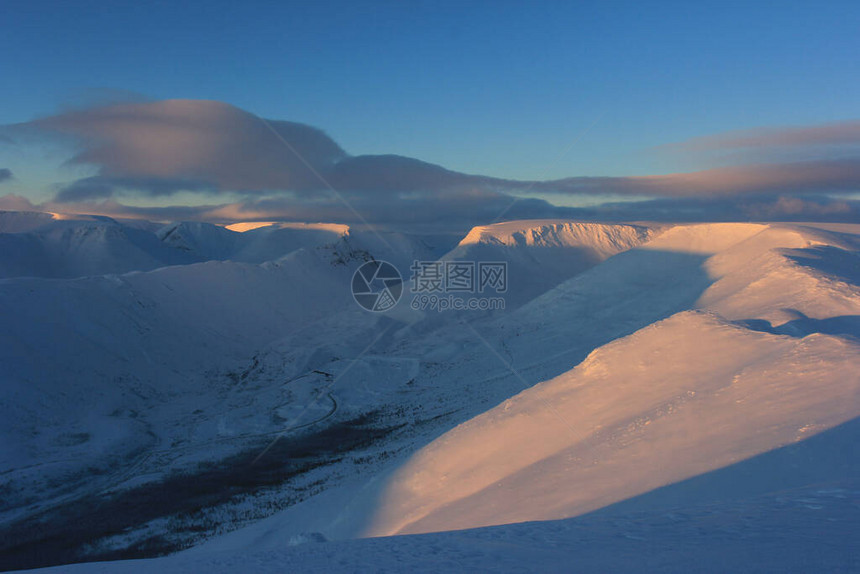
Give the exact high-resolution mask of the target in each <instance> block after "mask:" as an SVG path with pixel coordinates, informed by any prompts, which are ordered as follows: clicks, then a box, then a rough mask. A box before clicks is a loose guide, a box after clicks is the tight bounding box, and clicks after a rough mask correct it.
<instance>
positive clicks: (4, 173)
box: [0, 167, 15, 183]
mask: <svg viewBox="0 0 860 574" xmlns="http://www.w3.org/2000/svg"><path fill="white" fill-rule="evenodd" d="M14 178H15V176H14V175H13V174H12V170H11V169H9V168H8V167H2V168H0V183H3V182H4V181H9V180H10V179H14Z"/></svg>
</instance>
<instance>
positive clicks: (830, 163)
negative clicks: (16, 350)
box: [0, 100, 860, 224]
mask: <svg viewBox="0 0 860 574" xmlns="http://www.w3.org/2000/svg"><path fill="white" fill-rule="evenodd" d="M4 134H5V135H11V134H14V135H16V136H24V135H26V136H27V137H39V138H49V139H50V140H52V141H54V140H61V141H65V142H70V143H72V144H73V145H74V152H73V155H72V157H71V159H69V161H68V163H70V164H74V165H87V166H92V167H93V168H94V169H95V174H94V175H91V176H89V177H85V178H82V179H79V180H76V181H72V182H70V183H67V184H64V185H61V186H58V192H57V194H56V196H55V198H54V200H53V201H52V202H49V204H50V205H51V207H52V209H55V210H58V211H60V210H63V209H66V210H77V211H78V212H81V210H83V209H88V210H90V212H95V211H93V210H105V211H111V212H112V213H110V214H113V215H120V214H125V215H127V216H141V217H150V216H153V217H155V218H157V219H165V218H168V215H170V217H169V218H170V219H172V218H174V217H176V218H182V219H186V218H191V219H199V218H203V217H209V218H212V219H213V220H219V221H230V220H232V221H236V220H240V219H267V220H275V219H283V220H292V221H297V220H316V221H320V220H327V221H342V222H345V223H346V222H353V223H363V222H368V223H392V222H397V223H401V224H403V223H408V222H441V221H442V220H446V221H459V222H473V223H486V222H488V221H494V220H495V219H497V218H499V217H500V214H504V217H505V218H506V219H512V218H516V217H583V218H606V217H620V215H618V214H629V215H630V216H631V217H640V218H642V217H644V215H643V214H651V215H655V216H657V215H661V214H662V217H664V218H667V217H673V216H671V215H667V214H668V213H669V212H670V211H671V210H672V209H675V210H676V211H675V212H676V213H677V214H680V215H679V217H682V218H683V217H686V216H688V214H689V213H691V212H697V210H700V209H705V210H706V211H707V210H708V209H710V210H711V211H713V212H715V213H720V214H724V213H732V214H734V215H735V216H738V217H741V216H743V217H752V216H753V215H752V214H756V213H757V214H758V215H756V217H776V216H778V215H779V214H782V215H783V216H785V217H794V216H795V215H797V216H800V215H798V213H803V212H804V210H805V212H806V213H808V214H809V215H810V216H814V217H825V218H833V217H842V218H844V219H846V220H849V219H851V218H856V211H855V210H854V207H853V205H854V204H845V205H847V208H846V207H845V205H843V206H841V207H839V206H837V204H836V203H833V202H831V201H830V200H829V199H820V200H814V201H813V200H810V199H809V198H813V197H822V198H823V197H824V196H826V195H828V194H833V193H836V192H839V193H845V192H855V191H860V153H856V154H852V153H851V151H852V150H853V147H852V146H855V145H856V144H858V142H860V122H843V123H841V124H826V125H823V126H811V127H805V128H781V129H777V130H750V131H745V132H732V133H729V134H722V135H717V136H709V137H706V138H697V139H695V140H689V141H688V142H681V143H680V144H676V145H677V146H678V147H679V149H681V148H683V149H699V150H717V151H721V150H743V149H748V148H757V149H762V150H770V149H777V148H786V147H790V148H792V149H794V150H796V151H798V150H799V153H801V156H802V155H803V154H802V152H804V150H806V149H807V148H808V147H810V146H812V147H815V146H818V147H822V146H823V147H826V148H827V150H828V151H827V152H826V153H823V154H822V153H819V154H817V155H813V156H812V157H811V158H801V159H799V160H793V161H787V162H785V161H783V162H779V161H763V162H758V163H753V164H745V163H743V162H740V165H737V164H734V165H724V166H720V167H715V168H711V169H705V170H698V171H690V172H687V173H671V174H665V175H649V176H633V177H571V178H566V179H562V180H556V181H543V182H532V181H515V180H507V179H499V178H493V177H487V176H481V175H471V174H464V173H459V172H455V171H452V170H448V169H445V168H444V167H441V166H438V165H434V164H430V163H427V162H423V161H420V160H418V159H414V158H408V157H403V156H399V155H365V156H352V155H350V154H348V153H347V152H346V151H345V150H344V149H342V148H341V147H340V146H339V145H338V144H337V142H335V141H334V140H333V139H332V138H331V137H329V136H328V135H327V134H326V133H325V132H323V131H322V130H320V129H317V128H315V127H312V126H308V125H304V124H300V123H295V122H288V121H279V120H265V119H262V118H260V117H258V116H255V115H254V114H251V113H249V112H246V111H244V110H241V109H239V108H236V107H234V106H231V105H229V104H225V103H220V102H213V101H198V100H166V101H154V102H153V101H146V102H141V101H138V102H129V101H120V102H113V103H106V104H99V105H95V106H90V107H87V108H78V109H69V110H66V111H63V112H61V113H58V114H56V115H52V116H49V117H45V118H41V119H37V120H33V121H30V122H26V123H23V124H17V125H14V126H6V127H5V128H2V129H0V135H4ZM333 190H334V191H333ZM179 192H191V193H197V194H200V195H202V196H204V198H205V199H204V201H206V203H207V204H208V205H207V206H203V207H183V206H175V207H174V206H164V207H153V208H132V207H129V206H128V205H125V204H124V203H123V202H126V203H129V202H128V201H127V200H128V199H129V198H131V199H134V200H135V201H132V202H130V203H136V204H137V203H141V201H139V200H140V199H141V198H142V199H144V200H150V201H151V202H157V203H160V204H162V205H164V204H165V203H167V199H166V198H169V197H171V196H173V195H175V194H177V193H179ZM518 195H519V196H522V195H528V196H529V197H528V198H523V197H519V198H518V197H517V196H518ZM557 195H572V196H598V197H599V196H603V195H615V196H619V195H620V196H630V197H632V198H637V199H650V200H653V201H640V202H638V203H637V204H635V205H628V206H626V207H624V208H623V209H622V208H620V207H619V206H617V205H613V204H610V205H608V206H606V207H605V208H604V209H597V208H595V209H585V208H581V209H574V208H560V207H555V206H552V205H551V204H550V203H548V202H547V201H545V200H544V199H542V198H546V197H553V196H557ZM183 196H185V195H183ZM535 196H536V197H535ZM791 198H795V199H796V201H791ZM64 206H65V207H64ZM798 210H800V211H798ZM120 212H121V213H120ZM106 214H108V213H106ZM613 214H615V215H613ZM625 217H626V216H625Z"/></svg>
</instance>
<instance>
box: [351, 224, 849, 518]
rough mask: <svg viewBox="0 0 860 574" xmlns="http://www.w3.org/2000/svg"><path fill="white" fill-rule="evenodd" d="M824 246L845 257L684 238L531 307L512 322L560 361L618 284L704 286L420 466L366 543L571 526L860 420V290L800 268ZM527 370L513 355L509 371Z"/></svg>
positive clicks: (823, 241)
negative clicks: (577, 519)
mask: <svg viewBox="0 0 860 574" xmlns="http://www.w3.org/2000/svg"><path fill="white" fill-rule="evenodd" d="M828 243H829V244H830V245H831V247H830V249H833V250H837V251H838V250H840V249H841V248H840V247H837V245H838V244H839V241H838V238H835V237H833V236H828V234H827V233H825V232H811V231H809V230H806V229H803V228H802V227H797V226H781V225H772V226H765V225H755V224H713V225H693V226H677V227H673V228H671V229H669V230H667V231H664V232H663V233H661V234H658V235H657V236H656V237H655V238H654V239H653V240H652V241H650V242H649V243H647V244H645V245H643V246H642V247H641V248H638V249H633V250H630V251H628V252H626V253H624V254H622V255H619V256H617V257H615V258H613V259H612V260H610V261H608V262H607V263H606V264H604V265H601V266H599V267H597V268H594V269H592V270H591V271H588V272H586V273H583V274H582V275H579V276H577V277H575V278H574V279H572V280H571V281H569V282H567V283H564V284H562V285H560V286H559V287H557V288H556V289H555V290H553V291H552V292H550V293H547V294H546V295H545V296H543V297H541V298H539V299H537V300H536V301H533V302H532V303H531V304H529V305H527V306H525V307H523V308H522V309H521V310H520V311H518V312H517V313H515V315H514V316H512V317H510V318H508V319H507V320H506V324H507V325H509V326H512V325H516V324H519V325H520V326H521V327H524V328H528V326H529V325H534V328H535V329H536V330H535V331H534V334H535V335H537V336H536V337H532V342H534V343H537V344H539V345H541V343H542V342H544V341H546V344H545V345H541V348H543V349H544V350H545V351H551V350H552V348H553V345H554V346H555V348H559V349H563V347H564V338H563V337H561V335H562V333H563V332H564V329H565V328H566V327H568V326H569V325H571V324H574V325H575V324H576V321H577V313H578V309H579V307H580V306H579V304H578V303H577V301H582V304H583V305H588V304H589V303H591V304H592V305H595V304H598V305H600V304H601V303H600V301H601V299H600V298H595V297H594V296H589V294H592V295H595V294H597V293H602V294H607V293H608V294H609V297H610V298H607V299H604V301H605V303H604V304H606V305H610V306H611V305H612V298H614V299H616V301H615V304H619V303H623V299H624V298H625V297H624V292H625V287H626V285H625V284H624V283H623V281H625V280H626V281H627V282H628V284H629V285H632V286H633V288H634V289H633V291H638V292H642V291H643V290H644V291H653V289H654V287H656V286H659V285H661V284H658V283H652V281H653V279H651V278H647V277H646V278H645V281H644V282H642V279H641V277H642V276H639V275H637V273H642V272H644V271H646V270H647V269H648V268H649V267H650V268H651V270H652V271H653V270H654V269H656V273H657V275H656V276H655V277H657V276H660V277H662V278H665V275H666V274H668V273H672V272H682V273H684V274H686V275H689V274H690V273H691V272H692V270H693V269H694V268H699V269H700V270H701V271H700V274H701V276H700V278H699V279H696V278H695V277H688V279H690V280H692V281H693V282H694V283H698V285H700V287H698V288H696V287H695V286H694V288H693V290H692V291H689V292H687V293H686V294H685V292H684V289H686V288H684V289H680V290H679V289H678V287H675V286H673V282H671V281H670V282H668V283H664V284H662V285H663V286H662V287H660V289H661V290H662V289H667V288H668V289H669V291H668V292H665V293H664V295H663V296H664V297H667V298H669V299H671V298H672V297H677V296H682V297H683V298H684V299H688V300H689V301H690V302H691V303H693V305H692V306H693V308H694V309H698V310H692V311H681V312H678V313H676V314H674V315H672V316H670V317H669V318H667V319H665V320H663V321H660V322H658V323H655V324H653V325H651V326H648V327H646V328H643V329H640V330H639V331H637V332H635V333H633V334H632V335H630V336H627V337H624V338H622V339H619V340H616V341H614V342H612V343H609V344H607V345H605V346H603V347H600V348H598V349H596V350H595V351H593V352H592V353H591V354H590V355H589V356H588V358H587V359H586V360H585V361H583V362H582V363H580V364H579V365H578V366H576V367H575V368H574V369H572V370H570V371H569V372H566V373H564V374H562V375H560V376H557V377H555V378H553V379H552V380H549V381H547V382H544V383H542V384H539V385H537V386H535V387H532V388H530V389H527V390H525V391H523V392H522V393H520V394H519V395H517V396H516V397H514V398H512V399H510V400H508V401H506V402H505V403H503V404H501V405H499V406H497V407H496V408H494V409H492V410H490V411H489V412H487V413H485V414H483V415H480V416H478V417H476V418H474V419H472V420H470V421H468V422H466V423H464V424H462V425H460V426H458V427H457V428H455V429H453V430H452V431H450V432H448V433H447V434H445V435H443V436H442V437H440V438H439V439H438V440H436V441H434V442H433V443H431V444H430V445H429V446H428V447H426V448H424V449H422V450H421V451H419V452H418V453H417V454H416V455H415V456H414V457H412V458H411V459H410V460H409V462H408V463H407V464H406V465H405V466H404V467H403V468H402V469H400V470H399V471H398V472H397V473H396V474H395V476H394V477H393V478H392V479H391V481H390V484H389V487H388V489H387V491H386V492H385V493H384V494H383V495H382V496H381V504H380V510H379V512H378V514H377V516H376V519H375V521H374V522H373V524H372V526H371V527H370V529H369V530H368V532H367V533H368V534H371V535H385V534H394V533H416V532H429V531H438V530H452V529H461V528H469V527H477V526H486V525H492V524H503V523H510V522H521V521H527V520H547V519H554V518H563V517H570V516H576V515H579V514H582V513H584V512H588V511H590V510H594V509H597V508H600V507H602V506H605V505H607V504H611V503H613V502H616V501H619V500H623V499H625V498H628V497H630V496H633V495H636V494H640V493H642V492H646V491H648V490H651V489H654V488H657V487H659V486H663V485H666V484H670V483H672V482H676V481H679V480H682V479H684V478H687V477H690V476H694V475H697V474H700V473H703V472H706V471H709V470H713V469H716V468H720V467H723V466H726V465H728V464H731V463H733V462H737V461H739V460H742V459H745V458H749V457H751V456H753V455H756V454H759V453H762V452H765V451H768V450H771V449H774V448H777V447H779V446H782V445H785V444H789V443H792V442H794V441H797V440H801V439H803V438H805V437H808V436H810V435H811V434H814V433H816V432H819V431H821V430H823V429H826V428H830V427H832V426H835V425H838V424H840V423H842V422H845V421H847V420H849V419H851V418H853V417H856V416H858V415H860V343H858V341H857V339H855V338H854V337H855V336H856V335H860V328H858V327H860V325H858V322H857V320H856V318H857V317H860V289H858V286H857V285H855V284H852V283H851V282H850V280H848V279H846V278H844V277H842V278H840V277H834V276H832V275H830V276H828V275H825V274H823V273H821V272H820V271H818V270H815V269H809V268H804V267H803V266H801V265H798V264H797V262H795V261H793V260H792V258H791V256H794V257H798V255H799V254H802V253H805V252H808V251H810V250H816V249H820V248H821V246H822V245H827V244H828ZM653 254H657V255H658V257H656V258H655V257H654V255H653ZM662 254H665V255H662ZM677 254H681V255H682V256H683V257H682V258H681V259H678V255H677ZM830 256H831V257H833V256H834V255H833V254H830ZM846 256H850V255H846ZM854 256H856V254H855V255H854ZM661 265H662V267H660V266H661ZM655 266H656V267H655ZM678 283H680V284H684V283H686V281H684V277H681V278H679V280H678ZM697 290H698V292H699V296H698V298H697V299H698V300H696V298H694V297H693V296H694V295H695V294H696V291H697ZM633 291H631V292H630V293H629V294H630V296H631V297H632V296H634V294H633ZM658 295H659V292H658V293H654V294H652V295H651V297H652V299H651V300H652V301H655V302H656V301H659V299H657V298H656V297H658ZM642 301H643V302H645V301H648V299H644V300H642ZM667 308H670V307H667ZM619 309H620V310H622V311H623V309H624V306H623V305H622V306H620V307H619ZM604 318H605V320H607V321H612V320H613V317H612V315H611V313H608V314H606V315H604ZM790 318H793V319H794V320H793V321H789V320H788V319H790ZM614 320H616V321H617V320H621V321H624V317H623V316H620V317H619V316H616V317H615V319H614ZM541 326H545V327H547V328H548V331H549V334H548V335H547V333H543V334H541V333H540V332H539V331H540V330H541ZM580 328H582V326H581V325H580ZM521 332H522V331H521ZM541 335H543V336H541ZM511 347H512V345H511V344H510V340H508V344H507V345H505V348H511ZM533 355H534V352H533V351H531V352H529V351H527V350H524V349H522V350H518V349H514V350H513V351H512V358H513V365H514V368H517V367H518V366H519V365H520V364H521V363H520V362H519V361H520V357H524V358H525V357H532V356H533Z"/></svg>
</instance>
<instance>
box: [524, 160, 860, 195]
mask: <svg viewBox="0 0 860 574" xmlns="http://www.w3.org/2000/svg"><path fill="white" fill-rule="evenodd" d="M534 188H535V189H537V190H540V191H542V192H545V193H562V194H586V195H590V194H605V193H612V194H619V195H632V196H649V197H718V196H728V195H750V194H766V195H773V194H780V193H782V194H791V193H802V194H817V193H837V192H838V193H841V192H848V191H858V190H860V158H852V159H844V160H832V161H826V160H825V161H810V162H795V163H788V164H759V165H749V166H729V167H721V168H714V169H708V170H703V171H696V172H690V173H673V174H668V175H653V176H634V177H573V178H568V179H563V180H558V181H552V182H541V183H538V184H536V185H535V186H534Z"/></svg>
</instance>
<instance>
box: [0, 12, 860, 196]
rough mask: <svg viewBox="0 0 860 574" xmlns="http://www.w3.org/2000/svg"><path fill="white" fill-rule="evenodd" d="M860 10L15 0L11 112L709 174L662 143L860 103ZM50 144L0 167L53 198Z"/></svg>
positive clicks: (432, 158)
mask: <svg viewBox="0 0 860 574" xmlns="http://www.w3.org/2000/svg"><path fill="white" fill-rule="evenodd" d="M180 4H181V5H180ZM858 22H860V4H858V3H856V2H831V3H828V4H826V5H820V4H817V3H812V2H805V3H798V2H755V1H753V2H719V3H717V2H714V3H707V2H705V3H699V2H661V3H655V5H650V6H649V5H648V3H642V2H503V1H500V2H394V1H392V2H355V1H353V2H319V3H308V2H279V3H268V2H266V3H262V2H260V3H257V2H243V3H234V2H218V1H215V2H208V3H194V2H191V3H174V2H133V3H132V2H74V3H70V2H33V1H27V2H22V1H18V0H11V1H10V0H7V1H6V2H4V9H3V16H2V18H0V74H2V78H3V89H2V91H3V100H2V106H0V124H12V123H20V122H25V121H28V120H33V119H35V118H39V117H42V116H45V115H48V114H55V113H57V112H58V111H59V110H63V109H66V108H67V107H68V106H76V105H82V104H87V103H92V102H94V101H98V100H99V99H100V98H117V97H123V94H124V93H128V94H135V95H137V96H142V97H146V98H151V99H154V100H163V99H172V98H183V99H204V100H217V101H221V102H226V103H229V104H231V105H233V106H236V107H238V108H241V109H243V110H246V111H248V112H251V113H253V114H256V115H259V116H262V117H266V118H272V119H282V120H290V121H295V122H301V123H306V124H310V125H313V126H316V127H319V128H321V129H323V130H325V132H326V133H327V134H328V135H329V136H331V137H332V138H333V139H334V140H335V141H336V142H337V143H339V144H340V145H341V146H342V147H343V148H344V149H345V150H346V151H347V152H348V153H350V154H353V155H361V154H380V153H395V154H399V155H404V156H409V157H415V158H419V159H421V160H424V161H427V162H431V163H435V164H440V165H442V166H444V167H446V168H449V169H452V170H456V171H460V172H465V173H474V174H482V175H486V176H492V177H498V178H511V179H557V178H562V177H568V176H647V175H658V174H665V173H672V172H678V171H692V170H697V169H705V168H708V167H713V158H711V159H705V158H701V157H695V156H690V155H685V154H671V153H665V150H662V149H655V148H658V147H659V146H662V145H665V144H670V143H673V142H679V141H685V140H688V139H690V138H695V137H699V136H706V135H709V134H717V133H721V132H727V131H733V130H742V129H748V128H758V127H768V126H775V127H780V126H803V125H818V124H827V123H834V122H841V121H846V120H852V119H854V118H857V117H858V116H860V113H858V106H860V101H858V99H857V94H858V93H860V58H858V57H857V55H858V53H860V40H858V34H857V29H858V28H857V26H858ZM137 96H135V97H137ZM0 152H2V148H0ZM43 154H44V150H40V151H39V152H38V153H33V152H31V153H29V154H24V153H23V152H20V151H16V152H14V153H12V155H11V156H10V157H15V158H17V159H16V162H17V165H12V164H13V163H15V162H12V161H5V162H4V161H2V160H0V167H10V168H11V169H12V170H13V172H15V174H16V176H17V180H16V181H17V184H16V187H15V190H16V192H18V193H23V191H22V190H23V189H24V188H25V187H26V185H31V186H33V187H34V190H33V191H32V194H33V195H34V197H37V196H39V193H41V194H42V195H44V194H45V193H47V192H45V191H44V189H43V188H44V186H45V184H46V182H47V181H49V180H52V178H54V179H56V177H55V174H54V173H49V169H48V168H49V167H50V166H52V165H57V164H58V162H57V161H56V160H57V156H56V155H51V156H49V157H48V158H47V159H46V158H45V157H44V155H43ZM4 163H5V164H9V165H6V166H4V165H2V164H4ZM25 176H26V177H25ZM64 177H65V178H66V179H72V177H71V176H70V175H69V172H68V171H66V172H64ZM61 179H62V177H61ZM25 180H26V181H25ZM35 188H42V191H41V192H40V191H39V189H35ZM40 197H41V196H40Z"/></svg>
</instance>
